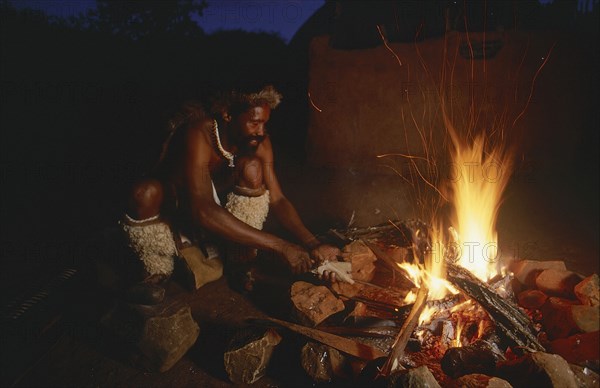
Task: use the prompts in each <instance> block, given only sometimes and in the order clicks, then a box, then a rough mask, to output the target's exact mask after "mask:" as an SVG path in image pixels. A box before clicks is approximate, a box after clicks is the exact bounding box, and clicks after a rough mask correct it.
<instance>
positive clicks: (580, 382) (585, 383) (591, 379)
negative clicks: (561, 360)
mask: <svg viewBox="0 0 600 388" xmlns="http://www.w3.org/2000/svg"><path fill="white" fill-rule="evenodd" d="M596 344H598V343H597V342H596ZM569 366H570V367H571V370H572V371H573V373H574V374H575V379H576V380H577V386H578V387H579V388H598V386H600V376H598V373H596V372H594V371H593V370H591V369H590V368H585V367H581V366H579V365H573V364H569Z"/></svg>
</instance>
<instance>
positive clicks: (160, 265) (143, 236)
mask: <svg viewBox="0 0 600 388" xmlns="http://www.w3.org/2000/svg"><path fill="white" fill-rule="evenodd" d="M144 221H146V220H141V221H136V220H133V219H132V218H131V217H129V216H128V215H127V214H126V215H125V220H124V221H122V222H120V225H121V227H122V228H123V231H124V232H125V234H126V235H127V238H128V243H129V246H130V247H131V249H132V250H133V252H134V253H135V254H136V256H137V257H138V258H139V259H140V260H141V261H142V262H143V263H144V268H145V269H146V271H147V272H148V273H149V274H150V275H170V274H171V273H172V272H173V266H174V261H173V257H174V256H175V255H177V248H176V247H175V241H174V240H173V233H172V232H171V229H170V228H169V226H168V225H167V224H165V223H164V222H153V223H145V222H144Z"/></svg>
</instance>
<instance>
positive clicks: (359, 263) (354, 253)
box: [342, 240, 377, 282]
mask: <svg viewBox="0 0 600 388" xmlns="http://www.w3.org/2000/svg"><path fill="white" fill-rule="evenodd" d="M342 256H343V258H344V261H348V262H351V263H352V279H354V280H361V281H365V282H370V281H371V280H373V277H374V276H375V264H374V263H375V261H377V257H375V254H374V253H373V251H372V250H371V249H369V247H368V246H366V245H365V243H364V242H362V241H360V240H357V241H353V242H352V243H350V244H348V245H346V246H345V247H344V248H343V249H342Z"/></svg>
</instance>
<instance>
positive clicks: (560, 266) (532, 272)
mask: <svg viewBox="0 0 600 388" xmlns="http://www.w3.org/2000/svg"><path fill="white" fill-rule="evenodd" d="M509 268H510V270H511V271H512V272H513V273H514V274H515V279H517V280H518V281H519V283H521V284H523V285H526V286H529V287H533V286H535V278H536V277H537V275H538V274H539V273H540V272H542V271H543V270H546V269H557V270H566V269H567V267H566V266H565V262H564V261H562V260H548V261H538V260H519V261H513V262H512V263H511V264H510V266H509Z"/></svg>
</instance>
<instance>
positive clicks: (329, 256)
mask: <svg viewBox="0 0 600 388" xmlns="http://www.w3.org/2000/svg"><path fill="white" fill-rule="evenodd" d="M340 255H341V253H340V250H339V249H338V248H337V247H334V246H333V245H329V244H320V245H318V246H316V247H315V248H313V249H312V250H311V251H310V257H312V258H313V260H315V261H316V262H317V263H319V264H320V263H322V262H324V261H326V260H327V261H337V257H338V256H340Z"/></svg>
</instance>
